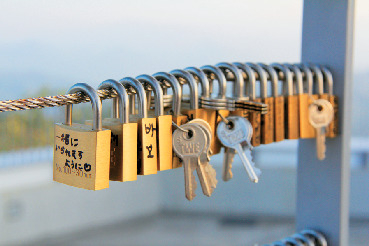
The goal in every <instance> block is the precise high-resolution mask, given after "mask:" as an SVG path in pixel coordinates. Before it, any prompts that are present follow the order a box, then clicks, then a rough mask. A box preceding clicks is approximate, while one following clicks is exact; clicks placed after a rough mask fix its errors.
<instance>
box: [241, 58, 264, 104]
mask: <svg viewBox="0 0 369 246" xmlns="http://www.w3.org/2000/svg"><path fill="white" fill-rule="evenodd" d="M246 65H248V66H250V67H251V68H252V69H254V70H255V72H256V73H257V74H258V76H259V82H260V97H261V98H267V97H268V93H267V81H268V78H267V73H266V72H265V70H264V69H263V68H262V67H261V66H260V65H258V64H254V63H250V62H247V63H246Z"/></svg>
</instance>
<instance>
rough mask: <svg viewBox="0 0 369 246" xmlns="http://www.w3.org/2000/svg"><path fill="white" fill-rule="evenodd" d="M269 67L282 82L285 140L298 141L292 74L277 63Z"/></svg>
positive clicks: (297, 116) (296, 109) (297, 115)
mask: <svg viewBox="0 0 369 246" xmlns="http://www.w3.org/2000/svg"><path fill="white" fill-rule="evenodd" d="M271 66H272V67H273V68H274V69H275V70H276V71H277V73H278V75H279V79H281V80H283V94H284V95H285V138H286V139H298V138H299V136H300V130H299V128H300V127H299V111H298V96H297V95H294V93H293V77H292V73H291V71H290V70H289V69H288V68H287V67H286V66H284V65H281V64H279V63H273V64H272V65H271Z"/></svg>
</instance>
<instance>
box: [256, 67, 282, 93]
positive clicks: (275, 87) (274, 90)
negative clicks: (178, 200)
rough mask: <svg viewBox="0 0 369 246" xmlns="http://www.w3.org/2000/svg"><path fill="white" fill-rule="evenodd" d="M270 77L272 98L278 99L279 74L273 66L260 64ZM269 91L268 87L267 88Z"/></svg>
mask: <svg viewBox="0 0 369 246" xmlns="http://www.w3.org/2000/svg"><path fill="white" fill-rule="evenodd" d="M258 65H259V66H261V67H262V68H263V69H264V70H265V71H266V72H267V74H268V75H269V81H270V82H271V83H272V86H271V87H272V96H273V97H278V96H279V94H278V74H277V72H276V71H275V69H274V68H273V67H272V66H269V65H266V64H264V63H258ZM267 90H268V87H267Z"/></svg>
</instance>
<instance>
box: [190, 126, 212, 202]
mask: <svg viewBox="0 0 369 246" xmlns="http://www.w3.org/2000/svg"><path fill="white" fill-rule="evenodd" d="M188 124H197V125H199V126H200V127H201V128H202V129H203V130H204V132H205V135H206V145H205V148H204V152H203V153H202V155H201V156H200V162H199V166H198V167H197V169H196V171H197V175H198V176H199V180H200V183H201V188H202V190H203V193H204V195H206V196H211V194H212V193H213V191H214V189H215V188H216V186H217V183H218V181H217V179H216V172H215V169H214V168H213V167H212V166H211V165H210V163H209V161H210V156H209V155H210V154H211V153H210V144H211V128H210V125H209V123H208V122H206V121H205V120H202V119H194V120H191V121H190V122H188Z"/></svg>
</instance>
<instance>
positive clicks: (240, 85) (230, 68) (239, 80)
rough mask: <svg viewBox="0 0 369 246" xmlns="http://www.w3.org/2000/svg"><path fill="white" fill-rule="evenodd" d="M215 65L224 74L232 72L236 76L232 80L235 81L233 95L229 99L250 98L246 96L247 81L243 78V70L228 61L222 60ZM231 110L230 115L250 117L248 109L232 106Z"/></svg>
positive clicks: (240, 99)
mask: <svg viewBox="0 0 369 246" xmlns="http://www.w3.org/2000/svg"><path fill="white" fill-rule="evenodd" d="M215 66H216V67H218V68H220V69H221V70H222V72H223V73H224V74H227V73H228V72H230V73H231V74H232V75H233V77H234V80H233V81H232V82H233V92H232V97H231V98H227V99H229V100H231V101H242V100H244V101H246V100H248V98H247V97H245V95H244V92H245V91H244V89H245V81H244V79H243V76H242V72H241V70H240V69H238V68H237V66H236V65H234V64H232V63H228V62H221V63H218V64H216V65H215ZM229 110H230V112H229V115H235V116H241V117H244V118H247V117H248V111H247V110H246V109H240V108H235V107H232V108H229Z"/></svg>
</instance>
